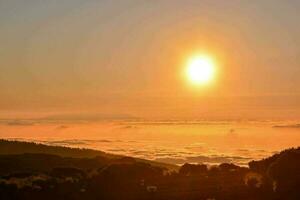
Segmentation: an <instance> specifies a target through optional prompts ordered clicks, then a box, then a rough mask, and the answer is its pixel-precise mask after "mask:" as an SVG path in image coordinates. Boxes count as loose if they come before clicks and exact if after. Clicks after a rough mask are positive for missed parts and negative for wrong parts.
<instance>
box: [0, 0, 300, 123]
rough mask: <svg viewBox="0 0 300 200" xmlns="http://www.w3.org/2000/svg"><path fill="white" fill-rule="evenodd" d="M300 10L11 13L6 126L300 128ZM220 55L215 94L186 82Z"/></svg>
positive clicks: (169, 0) (120, 8) (246, 6)
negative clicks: (261, 124)
mask: <svg viewBox="0 0 300 200" xmlns="http://www.w3.org/2000/svg"><path fill="white" fill-rule="evenodd" d="M299 9H300V2H298V1H292V0H290V1H288V0H287V1H279V0H263V1H260V0H257V1H235V0H233V1H223V0H219V1H218V0H214V1H211V0H201V1H200V0H184V1H183V0H161V1H159V0H157V1H144V0H114V1H111V0H99V1H81V0H72V1H68V0H62V1H33V0H28V1H26V2H25V1H17V0H11V1H8V0H7V1H1V2H0V44H1V48H0V70H1V73H0V97H1V98H0V118H7V117H10V118H11V117H30V116H46V115H57V114H66V113H68V114H69V113H100V114H103V115H104V116H107V115H114V116H118V115H120V116H123V115H128V116H134V117H141V118H168V119H170V118H187V119H195V118H202V119H203V118H207V119H228V118H235V119H241V118H243V119H245V118H246V119H273V118H276V119H277V118H280V119H299V118H300V95H299V94H300V87H299V85H300V78H299V77H300V56H299V55H300V26H299V25H298V24H299V14H298V12H299ZM195 52H204V53H205V54H208V55H211V56H212V57H213V58H214V60H215V62H216V63H217V67H218V73H217V76H216V77H215V80H214V81H213V83H211V84H207V85H206V86H202V87H194V86H191V85H190V84H189V83H188V82H187V80H186V78H184V77H183V72H184V70H185V69H184V68H185V65H184V63H185V62H186V61H187V59H188V58H189V57H190V56H191V55H193V54H195Z"/></svg>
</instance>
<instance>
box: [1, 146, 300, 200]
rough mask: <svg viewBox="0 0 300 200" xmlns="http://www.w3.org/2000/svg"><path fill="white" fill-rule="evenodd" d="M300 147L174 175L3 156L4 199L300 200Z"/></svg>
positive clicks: (93, 162) (144, 166)
mask: <svg viewBox="0 0 300 200" xmlns="http://www.w3.org/2000/svg"><path fill="white" fill-rule="evenodd" d="M299 185H300V148H298V149H289V150H285V151H283V152H281V153H279V154H276V155H274V156H271V157H269V158H266V159H263V160H260V161H252V162H250V163H249V168H246V167H240V166H236V165H234V164H230V163H223V164H220V165H218V166H207V165H204V164H198V165H195V164H185V165H183V166H181V167H180V168H179V170H176V171H172V170H170V169H168V168H165V167H161V166H154V165H152V164H150V163H145V162H140V161H139V160H136V159H133V158H128V157H115V158H107V157H105V156H100V155H98V156H96V157H93V158H91V157H90V158H78V157H77V158H74V157H73V158H72V157H61V156H58V155H49V154H32V153H31V154H28V153H27V154H17V155H13V154H11V155H1V156H0V199H1V200H2V199H3V200H6V199H8V200H14V199H25V200H26V199H28V200H29V199H30V200H35V199H43V200H48V199H49V200H50V199H51V200H52V199H64V200H73V199H74V200H94V199H95V200H96V199H103V200H110V199H112V200H148V199H157V200H170V199H172V200H196V199H197V200H199V199H205V200H207V199H224V200H227V199H228V200H229V199H230V200H232V199H242V200H247V199H248V200H255V199H274V200H275V199H295V200H296V199H300V190H299Z"/></svg>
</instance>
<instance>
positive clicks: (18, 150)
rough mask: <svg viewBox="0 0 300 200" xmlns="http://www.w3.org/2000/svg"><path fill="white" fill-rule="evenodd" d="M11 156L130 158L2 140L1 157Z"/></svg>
mask: <svg viewBox="0 0 300 200" xmlns="http://www.w3.org/2000/svg"><path fill="white" fill-rule="evenodd" d="M10 154H49V155H57V156H60V157H70V158H95V157H98V159H100V158H101V159H107V160H110V159H120V160H121V159H126V160H128V157H126V156H121V155H115V154H109V153H105V152H103V151H98V150H92V149H82V148H71V147H64V146H50V145H44V144H39V143H34V142H24V141H10V140H3V139H2V140H1V139H0V155H10ZM132 159H134V160H135V161H138V162H144V163H149V164H151V165H154V166H158V167H164V168H167V169H169V170H177V169H178V167H177V166H175V165H171V164H166V163H161V162H155V161H149V160H145V159H140V158H132Z"/></svg>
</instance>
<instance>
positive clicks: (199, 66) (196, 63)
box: [186, 55, 216, 85]
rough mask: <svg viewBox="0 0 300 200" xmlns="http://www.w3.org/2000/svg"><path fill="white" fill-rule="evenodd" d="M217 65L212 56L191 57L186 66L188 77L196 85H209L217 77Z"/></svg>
mask: <svg viewBox="0 0 300 200" xmlns="http://www.w3.org/2000/svg"><path fill="white" fill-rule="evenodd" d="M215 71H216V68H215V63H214V61H213V59H212V58H211V57H210V56H206V55H197V56H193V57H191V58H190V59H189V60H188V61H187V64H186V76H187V78H188V80H189V81H190V82H191V83H193V84H196V85H203V84H208V83H209V82H211V81H212V80H213V79H214V77H215Z"/></svg>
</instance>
